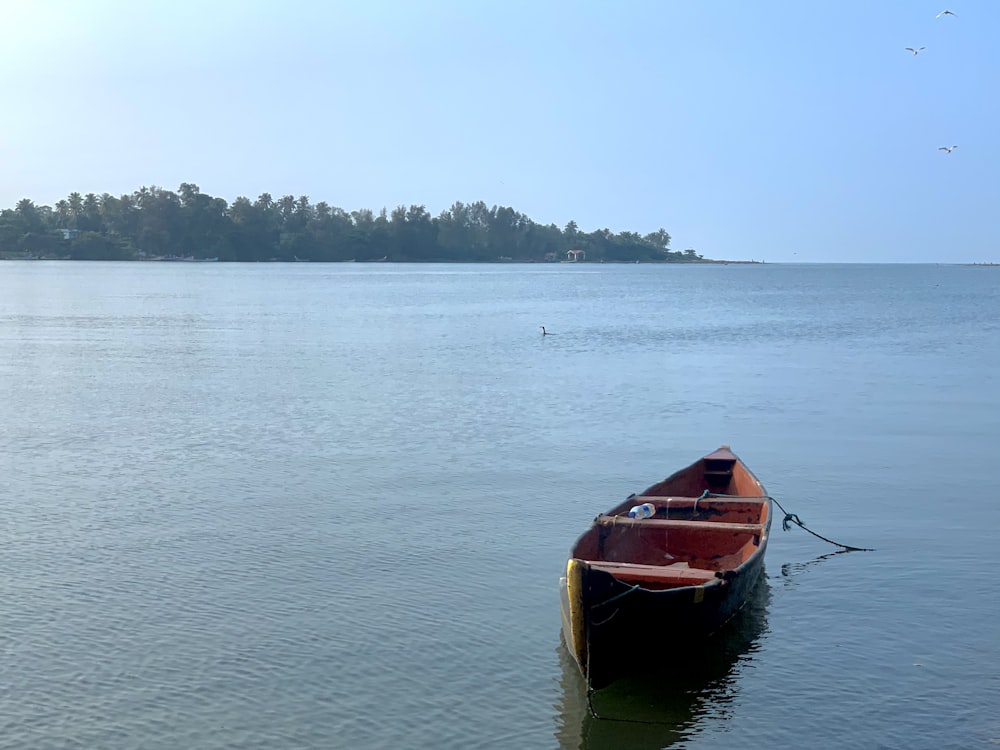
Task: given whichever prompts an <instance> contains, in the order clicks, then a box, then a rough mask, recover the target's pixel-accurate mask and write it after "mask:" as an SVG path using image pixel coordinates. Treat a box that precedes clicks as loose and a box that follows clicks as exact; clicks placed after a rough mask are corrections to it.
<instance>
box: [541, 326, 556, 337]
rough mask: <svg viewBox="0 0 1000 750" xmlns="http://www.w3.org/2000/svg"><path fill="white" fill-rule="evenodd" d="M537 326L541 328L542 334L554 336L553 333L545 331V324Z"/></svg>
mask: <svg viewBox="0 0 1000 750" xmlns="http://www.w3.org/2000/svg"><path fill="white" fill-rule="evenodd" d="M538 327H539V328H541V329H542V335H543V336H555V334H554V333H549V332H548V331H546V330H545V326H538Z"/></svg>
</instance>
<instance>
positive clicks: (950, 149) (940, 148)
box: [938, 146, 958, 154]
mask: <svg viewBox="0 0 1000 750" xmlns="http://www.w3.org/2000/svg"><path fill="white" fill-rule="evenodd" d="M956 148H958V146H950V147H949V146H938V151H947V152H948V153H949V154H950V153H951V152H952V151H953V150H954V149H956Z"/></svg>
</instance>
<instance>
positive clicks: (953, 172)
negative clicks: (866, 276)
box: [0, 0, 1000, 262]
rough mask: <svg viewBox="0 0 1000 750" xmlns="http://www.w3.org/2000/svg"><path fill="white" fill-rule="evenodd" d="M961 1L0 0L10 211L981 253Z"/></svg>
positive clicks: (831, 256) (989, 149)
mask: <svg viewBox="0 0 1000 750" xmlns="http://www.w3.org/2000/svg"><path fill="white" fill-rule="evenodd" d="M949 2H950V0H943V1H942V2H926V1H925V0H895V1H893V0H880V1H879V2H871V0H864V1H862V0H836V1H834V0H779V1H778V2H773V1H772V2H768V3H764V2H752V1H751V0H688V1H687V2H683V3H682V2H676V1H675V0H650V1H648V2H640V1H636V0H633V1H623V2H610V1H609V2H600V3H598V2H587V1H586V0H577V1H576V2H562V1H559V0H526V1H523V2H522V1H520V0H496V1H492V0H462V1H455V0H426V1H425V2H418V1H416V0H409V1H406V2H404V1H402V0H400V1H398V2H396V1H393V2H389V1H388V0H386V1H384V2H381V1H379V0H356V1H355V2H342V1H340V2H329V1H327V0H316V2H296V0H283V1H282V2H277V1H274V2H264V1H263V0H259V1H258V0H232V1H230V0H199V1H198V2H191V1H190V0H169V2H168V1H163V2H144V1H142V0H88V1H87V2H83V0H62V1H59V0H34V1H30V0H6V2H5V3H4V4H3V8H2V16H0V103H2V109H0V112H2V114H0V207H4V208H10V207H13V205H14V204H15V203H16V201H17V200H19V199H20V198H23V197H28V198H31V199H32V200H34V201H35V202H36V203H39V204H48V205H52V204H53V203H55V202H56V201H57V200H59V199H60V198H64V197H66V195H67V194H68V193H70V192H72V191H79V192H81V193H88V192H94V193H98V194H100V193H105V192H107V193H112V194H115V195H117V194H121V193H131V192H132V191H134V190H136V189H137V188H139V187H140V186H142V185H158V186H161V187H165V188H169V189H171V190H176V189H177V187H178V186H179V185H180V183H182V182H193V183H196V184H197V185H199V186H200V187H201V189H202V191H203V192H206V193H211V194H212V195H216V196H220V197H223V198H225V199H226V200H229V201H232V200H233V199H235V198H236V197H237V196H240V195H246V196H248V197H250V198H256V197H257V195H259V194H260V193H261V192H265V191H266V192H269V193H271V194H272V195H274V196H275V197H278V196H280V195H285V194H293V195H295V196H299V195H308V196H309V198H310V199H311V200H312V201H313V202H314V203H315V202H318V201H321V200H325V201H327V202H328V203H330V204H332V205H335V206H340V207H341V208H344V209H346V210H348V211H351V210H354V209H358V208H373V209H378V208H381V207H383V206H386V207H388V208H389V209H391V208H393V207H394V206H396V205H399V204H406V205H409V204H412V203H417V204H424V205H426V207H427V209H428V210H429V211H430V212H431V213H432V214H435V215H436V214H438V213H440V212H441V211H442V210H443V209H445V208H447V207H448V206H450V205H451V204H452V203H453V202H454V201H456V200H461V201H464V202H472V201H476V200H483V201H485V202H486V203H487V204H489V205H493V204H502V205H509V206H512V207H514V208H515V209H517V210H519V211H521V212H523V213H525V214H527V215H528V216H530V217H531V218H532V219H534V220H535V221H537V222H540V223H545V224H548V223H556V224H558V225H560V226H563V225H564V224H565V223H566V222H568V221H569V220H571V219H573V220H575V221H576V222H577V223H578V224H579V226H580V228H581V229H583V230H585V231H592V230H594V229H600V228H604V227H607V228H609V229H611V230H612V231H614V232H618V231H623V230H628V231H638V232H642V233H646V232H649V231H653V230H655V229H658V228H659V227H663V228H665V229H666V230H667V231H668V232H670V234H671V235H672V237H673V243H672V247H673V248H674V249H675V250H683V249H685V248H689V247H693V248H695V250H697V251H698V252H699V253H702V254H703V255H705V256H707V257H713V258H730V259H763V260H767V261H774V262H778V261H851V262H854V261H860V262H882V261H916V262H922V261H932V262H979V261H994V262H997V261H1000V122H998V119H1000V118H998V113H1000V85H998V84H1000V62H998V54H997V50H996V49H995V48H994V45H995V43H996V41H997V39H998V37H1000V2H997V1H996V0H978V1H976V0H954V2H951V3H950V4H949ZM945 8H949V9H951V10H953V11H954V12H955V14H956V15H955V16H944V17H941V18H936V17H935V16H936V15H937V14H938V13H939V12H940V11H941V10H944V9H945ZM921 46H925V47H926V49H925V50H923V51H922V52H921V53H920V54H919V55H917V56H914V55H913V54H911V53H910V52H907V51H906V50H905V49H904V48H905V47H921ZM952 145H957V146H958V148H956V149H955V150H954V152H953V153H951V154H947V153H945V152H944V151H939V150H938V148H939V147H940V146H952Z"/></svg>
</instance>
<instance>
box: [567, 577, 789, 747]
mask: <svg viewBox="0 0 1000 750" xmlns="http://www.w3.org/2000/svg"><path fill="white" fill-rule="evenodd" d="M770 599H771V589H770V586H769V585H768V582H767V576H766V572H765V571H761V576H760V580H759V581H758V582H757V584H756V585H755V586H754V590H753V593H752V594H751V596H750V599H749V600H748V601H747V604H746V606H745V607H744V608H743V610H742V611H741V612H740V613H739V614H738V615H737V616H736V617H735V618H734V619H733V620H732V621H731V622H729V623H728V624H727V625H726V626H725V627H724V628H723V630H721V631H720V632H719V633H717V634H716V635H715V636H714V637H713V638H712V640H711V641H710V642H709V643H710V647H707V648H706V647H701V648H696V647H694V645H693V644H692V648H684V647H683V645H682V646H681V648H679V649H677V650H673V651H672V652H671V654H670V661H669V663H668V662H666V661H664V662H663V666H662V668H658V667H657V665H656V663H655V662H651V665H650V672H649V673H648V674H647V675H644V676H642V677H635V678H628V679H622V680H619V681H617V682H615V683H614V684H612V685H609V686H608V687H606V688H604V689H603V690H598V691H596V692H594V693H593V694H591V696H590V700H589V704H588V698H587V687H586V683H585V681H584V679H583V676H582V675H581V674H580V670H579V668H578V667H577V665H576V662H575V661H574V660H573V657H572V656H570V653H569V651H568V650H567V649H566V646H565V644H564V643H560V644H559V661H560V663H561V666H562V680H561V686H562V701H561V703H560V704H559V705H557V706H556V709H557V711H558V714H559V715H558V718H557V719H556V721H557V722H558V726H557V729H556V737H557V739H558V741H559V747H560V748H562V750H578V749H579V750H603V749H604V748H608V750H621V748H624V747H627V748H663V747H669V746H670V745H673V744H675V743H677V742H680V741H682V740H684V739H686V738H687V737H689V736H690V734H691V732H692V731H693V730H695V729H696V728H697V725H698V722H699V721H700V720H701V719H703V718H708V717H711V718H713V719H716V720H718V719H720V718H721V719H725V718H726V717H727V714H728V712H729V711H730V707H731V704H732V701H733V699H734V697H735V695H736V693H737V691H738V677H739V674H740V672H741V669H740V668H741V666H743V665H746V664H747V663H748V662H751V661H752V660H753V659H754V655H755V654H756V653H757V652H758V651H759V650H760V646H761V638H762V636H763V634H764V633H765V632H766V629H767V605H768V603H769V602H770ZM622 647H623V648H649V649H653V648H655V639H654V640H652V641H651V642H647V641H644V640H643V638H642V636H641V634H636V639H635V641H634V642H632V643H627V644H622ZM668 664H669V671H665V670H666V669H667V668H668Z"/></svg>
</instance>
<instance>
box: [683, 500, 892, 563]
mask: <svg viewBox="0 0 1000 750" xmlns="http://www.w3.org/2000/svg"><path fill="white" fill-rule="evenodd" d="M701 496H702V497H703V498H706V497H741V495H723V494H721V493H718V492H709V491H708V490H705V491H704V492H703V493H702V495H701ZM763 497H764V498H765V499H766V500H770V501H771V502H772V503H774V504H775V505H777V506H778V510H780V511H781V512H782V513H784V514H785V517H784V518H782V519H781V528H782V530H783V531H788V529H790V528H791V526H790V525H789V524H793V523H794V524H795V525H796V526H798V527H799V528H800V529H804V530H805V531H808V532H809V533H810V534H812V535H813V536H814V537H816V538H817V539H822V540H823V541H824V542H826V543H827V544H832V545H834V546H835V547H842V548H843V549H844V550H846V551H847V552H874V551H875V550H874V549H872V548H871V547H854V546H852V545H850V544H841V543H840V542H835V541H833V540H832V539H827V538H826V537H825V536H823V535H821V534H817V533H816V532H815V531H813V530H812V529H810V528H809V527H808V526H806V525H805V524H804V523H802V519H800V518H799V517H798V516H797V515H795V514H794V513H789V512H788V511H787V510H785V509H784V508H783V507H781V503H779V502H778V501H777V500H776V499H775V498H773V497H771V496H770V495H763Z"/></svg>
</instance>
